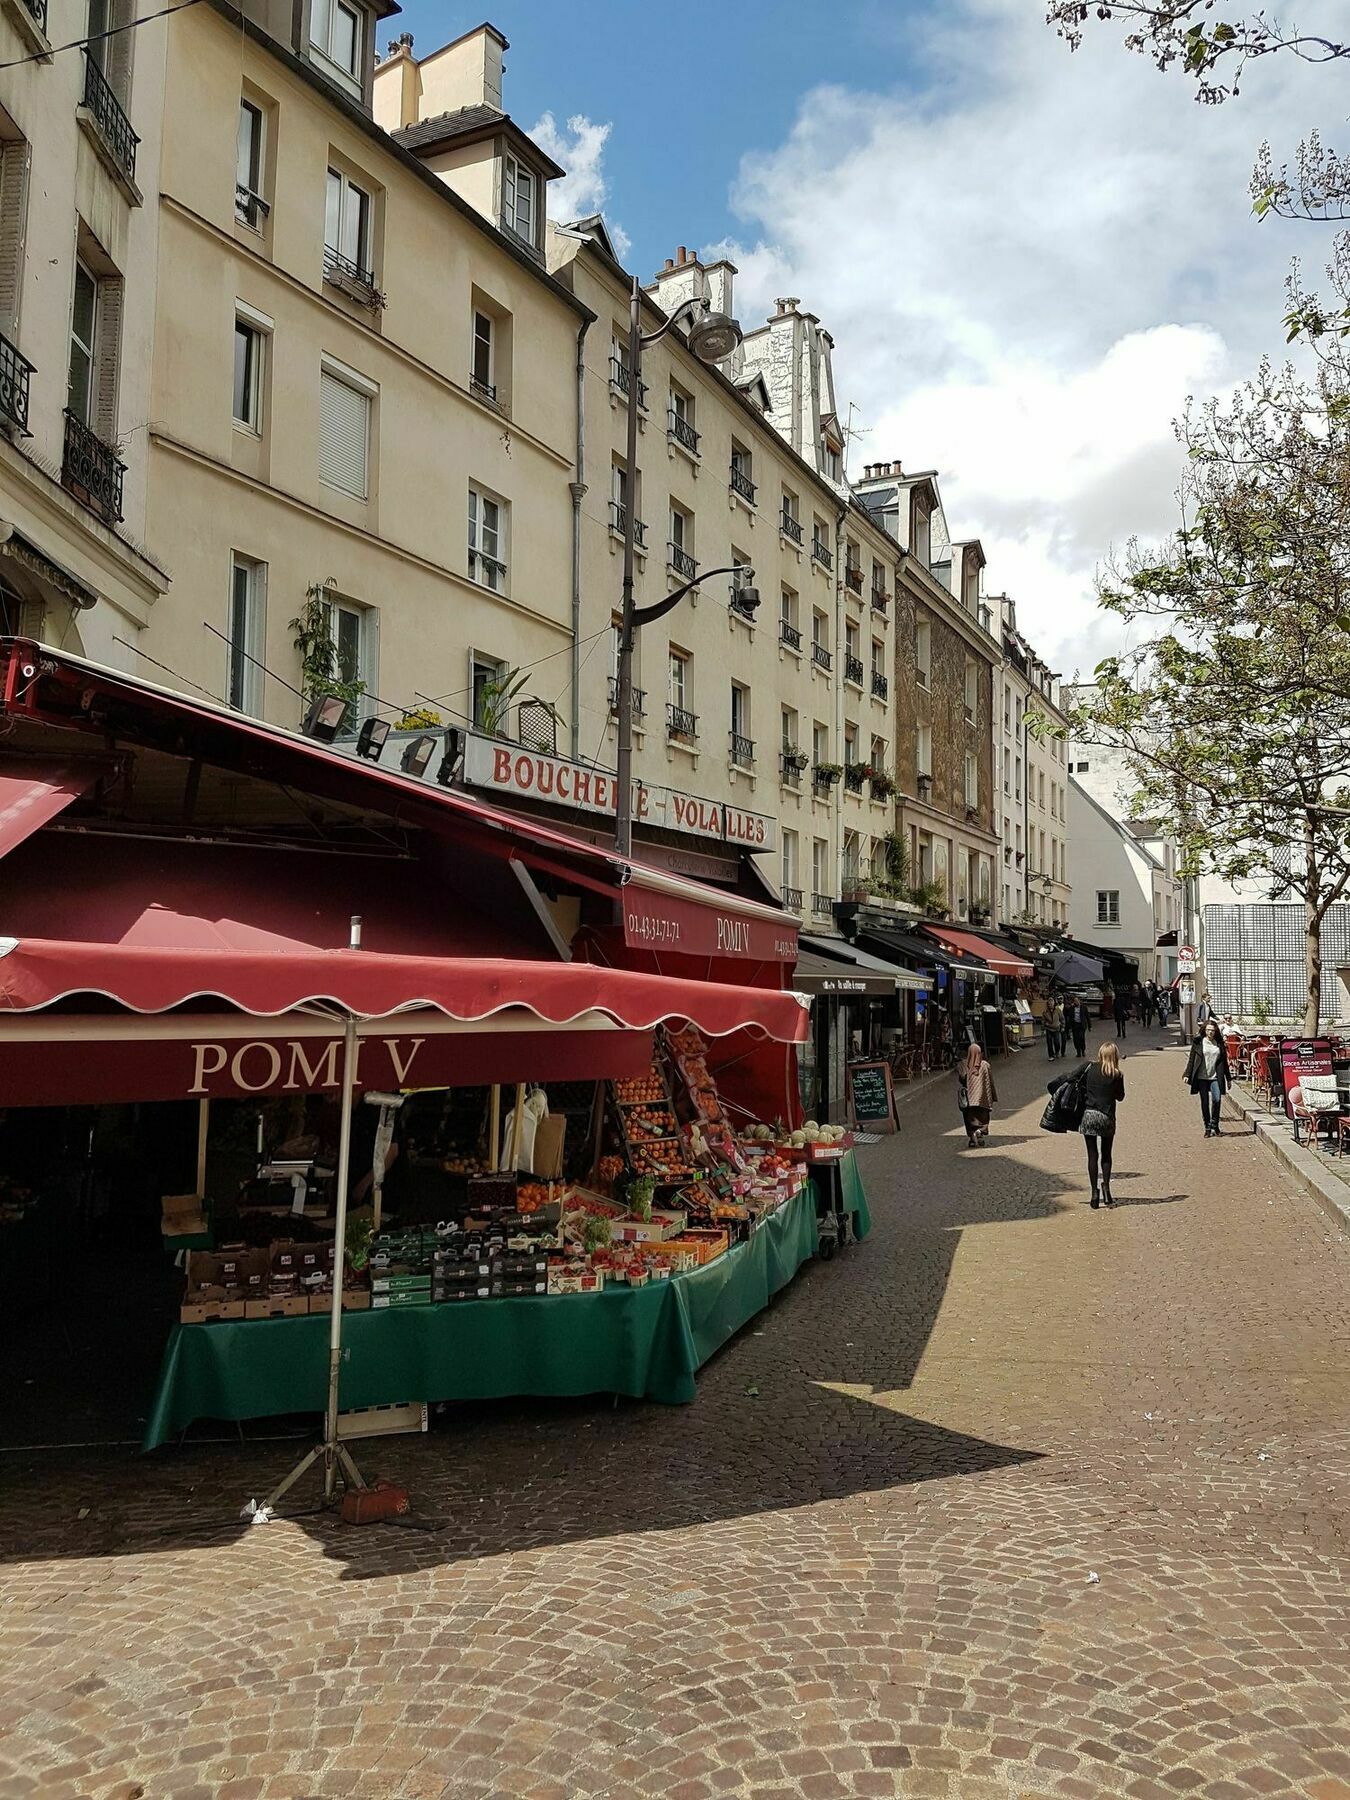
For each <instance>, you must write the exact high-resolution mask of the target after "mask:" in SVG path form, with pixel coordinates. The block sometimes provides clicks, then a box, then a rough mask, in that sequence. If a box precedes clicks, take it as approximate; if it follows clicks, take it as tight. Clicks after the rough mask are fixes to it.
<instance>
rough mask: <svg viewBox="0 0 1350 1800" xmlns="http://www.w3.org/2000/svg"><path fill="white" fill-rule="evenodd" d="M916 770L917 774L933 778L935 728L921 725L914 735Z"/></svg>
mask: <svg viewBox="0 0 1350 1800" xmlns="http://www.w3.org/2000/svg"><path fill="white" fill-rule="evenodd" d="M914 768H915V772H916V774H919V775H926V776H927V777H928V778H929V780H930V781H931V780H932V776H933V728H932V726H931V725H920V726H919V728H918V730H917V732H916V733H915V734H914Z"/></svg>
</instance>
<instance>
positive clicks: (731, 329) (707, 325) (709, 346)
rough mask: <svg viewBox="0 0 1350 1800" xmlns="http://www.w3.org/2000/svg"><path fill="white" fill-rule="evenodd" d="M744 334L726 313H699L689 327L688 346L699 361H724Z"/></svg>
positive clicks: (733, 351)
mask: <svg viewBox="0 0 1350 1800" xmlns="http://www.w3.org/2000/svg"><path fill="white" fill-rule="evenodd" d="M743 336H744V333H743V332H742V330H741V328H740V326H739V325H738V324H737V323H736V321H735V319H731V318H728V317H727V315H726V313H720V312H711V311H709V312H705V313H700V314H699V315H698V317H697V318H696V319H695V320H694V322H693V324H692V325H691V326H690V327H689V348H690V349H691V350H692V351H693V353H694V355H695V356H696V357H697V358H698V360H699V361H700V362H705V363H720V362H725V361H726V360H727V358H728V357H729V356H732V355H734V354H735V352H736V350H737V348H738V347H739V345H740V342H741V338H742V337H743Z"/></svg>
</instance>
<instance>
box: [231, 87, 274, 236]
mask: <svg viewBox="0 0 1350 1800" xmlns="http://www.w3.org/2000/svg"><path fill="white" fill-rule="evenodd" d="M262 183H263V114H262V108H261V107H260V106H255V105H254V104H253V102H252V101H251V100H244V99H241V100H240V102H239V126H238V135H237V137H236V140H235V161H234V214H235V217H236V218H237V219H238V220H239V221H240V223H241V224H243V225H251V226H252V227H253V229H254V230H255V231H257V230H259V229H260V227H261V225H262V222H263V220H264V219H265V218H266V216H267V210H268V209H267V202H266V201H265V200H264V199H263V197H262Z"/></svg>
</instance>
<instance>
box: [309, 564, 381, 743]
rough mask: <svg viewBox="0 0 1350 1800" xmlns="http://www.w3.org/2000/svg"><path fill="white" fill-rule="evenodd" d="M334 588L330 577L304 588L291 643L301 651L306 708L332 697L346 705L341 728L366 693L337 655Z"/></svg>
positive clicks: (364, 688)
mask: <svg viewBox="0 0 1350 1800" xmlns="http://www.w3.org/2000/svg"><path fill="white" fill-rule="evenodd" d="M336 586H337V581H336V578H335V577H334V576H332V575H330V576H329V577H328V579H327V580H326V581H315V582H311V583H310V585H309V586H308V587H307V588H306V589H305V604H304V605H303V606H302V607H301V608H300V611H299V612H298V613H297V614H296V615H295V617H294V618H293V619H292V620H291V630H292V631H293V632H294V633H295V636H294V638H293V639H292V640H291V641H292V643H293V644H294V645H295V647H296V649H297V650H298V651H299V652H300V691H301V694H302V695H303V697H304V701H305V704H306V706H308V704H309V703H310V701H311V700H315V699H317V698H318V697H319V695H321V694H333V695H336V696H337V698H339V699H341V700H345V701H346V702H347V711H346V713H345V714H344V715H343V725H344V727H346V726H347V725H348V724H350V722H351V716H352V708H353V706H354V705H355V704H356V702H357V701H358V700H359V699H360V698H361V696H362V694H364V693H365V691H366V684H365V682H364V681H359V680H357V679H355V678H354V677H352V678H349V677H348V676H347V674H346V673H345V671H344V669H343V666H342V659H341V657H340V656H339V654H338V647H337V640H336V639H335V638H334V636H333V611H332V602H331V601H330V599H329V593H330V591H331V590H332V589H335V588H336Z"/></svg>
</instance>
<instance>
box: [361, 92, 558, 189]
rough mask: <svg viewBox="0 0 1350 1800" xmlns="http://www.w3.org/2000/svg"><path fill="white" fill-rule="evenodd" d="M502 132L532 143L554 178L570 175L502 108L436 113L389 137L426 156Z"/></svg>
mask: <svg viewBox="0 0 1350 1800" xmlns="http://www.w3.org/2000/svg"><path fill="white" fill-rule="evenodd" d="M499 132H504V133H505V134H506V135H507V136H508V137H509V138H511V139H512V140H514V141H515V142H516V143H518V144H528V146H529V149H530V154H531V156H533V157H534V158H535V159H536V160H537V161H538V163H539V166H540V167H541V168H542V169H543V170H544V171H545V172H546V173H547V174H548V175H549V176H550V177H551V178H554V179H559V178H561V177H562V176H564V175H566V173H567V171H566V169H563V168H560V167H559V165H558V164H557V163H555V162H554V160H553V158H552V157H551V156H549V155H548V154H547V152H546V151H543V150H541V149H540V148H539V146H538V144H536V143H535V141H534V139H533V138H532V137H530V136H529V135H528V133H526V132H524V131H522V130H521V128H520V126H519V125H517V124H516V122H515V120H514V119H513V118H512V117H511V115H510V113H505V112H503V111H502V110H501V108H500V107H499V106H488V105H487V104H486V102H480V103H479V104H478V105H477V106H461V107H459V108H458V109H457V110H456V111H455V112H443V113H435V114H433V116H432V117H431V118H429V119H419V120H418V121H417V123H416V125H407V126H405V127H404V128H403V130H402V131H391V132H390V134H389V135H390V137H392V138H393V140H394V142H395V143H396V144H399V145H401V146H402V147H403V148H404V149H405V150H413V151H416V152H417V153H418V154H419V155H421V156H426V155H428V154H429V153H430V152H432V151H434V150H441V149H443V148H444V147H445V146H446V145H447V144H472V143H477V142H478V141H480V140H481V139H483V138H489V137H496V136H497V134H498V133H499Z"/></svg>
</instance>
